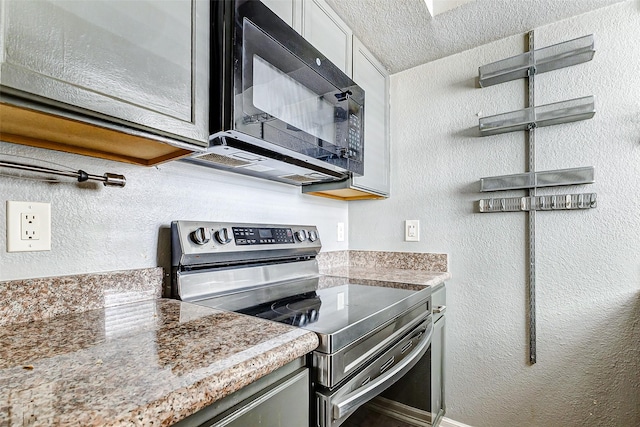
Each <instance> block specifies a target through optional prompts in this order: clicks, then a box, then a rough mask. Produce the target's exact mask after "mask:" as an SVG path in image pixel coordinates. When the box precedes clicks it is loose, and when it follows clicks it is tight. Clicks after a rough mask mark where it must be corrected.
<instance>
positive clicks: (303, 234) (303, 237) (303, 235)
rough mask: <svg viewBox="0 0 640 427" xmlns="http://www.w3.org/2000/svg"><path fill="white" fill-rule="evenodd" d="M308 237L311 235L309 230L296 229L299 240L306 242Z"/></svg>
mask: <svg viewBox="0 0 640 427" xmlns="http://www.w3.org/2000/svg"><path fill="white" fill-rule="evenodd" d="M307 237H309V233H308V232H307V230H305V229H302V230H299V231H296V239H298V241H299V242H304V241H305V240H307Z"/></svg>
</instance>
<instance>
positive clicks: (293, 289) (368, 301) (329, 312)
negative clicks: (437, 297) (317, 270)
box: [196, 276, 431, 353]
mask: <svg viewBox="0 0 640 427" xmlns="http://www.w3.org/2000/svg"><path fill="white" fill-rule="evenodd" d="M322 279H323V277H321V276H318V277H317V278H314V279H305V280H300V281H291V282H287V283H280V284H275V285H269V286H264V287H261V289H255V288H254V289H246V290H245V291H243V292H236V293H234V294H232V295H226V296H223V297H214V298H211V299H205V300H200V301H196V303H197V304H201V305H206V306H209V307H215V308H220V309H225V310H232V311H236V312H240V313H245V314H248V315H252V316H257V317H260V318H263V319H268V320H274V321H278V322H282V323H288V324H291V325H294V326H299V327H302V328H305V329H308V330H310V331H313V332H316V333H317V334H318V335H319V336H320V343H321V344H320V347H319V349H318V350H319V351H323V352H327V353H333V352H335V351H337V350H339V349H341V348H343V347H344V346H346V345H348V344H351V343H352V342H353V341H354V340H355V339H357V338H359V337H362V336H364V335H366V334H367V333H369V332H371V331H372V330H374V329H376V328H378V327H380V326H382V325H384V324H385V323H386V322H388V321H390V320H392V319H394V318H396V317H397V316H399V315H401V314H403V313H406V312H407V311H409V310H411V309H412V308H413V307H414V306H419V305H420V304H427V307H426V308H425V310H427V311H428V310H430V308H431V307H430V305H429V304H430V301H429V302H426V301H425V300H426V299H428V298H429V295H430V291H429V290H428V289H427V288H425V289H424V290H421V291H416V290H412V289H399V288H395V287H386V286H384V284H385V283H384V282H380V286H371V285H362V284H356V283H350V282H349V281H348V279H342V280H338V281H339V282H342V283H343V284H340V285H334V286H330V287H322V286H321V285H320V282H321V280H322ZM273 288H280V289H283V288H286V289H289V295H287V296H284V297H281V298H277V299H274V300H272V301H267V302H263V303H261V304H257V305H252V301H253V300H254V295H255V294H256V293H259V292H261V293H265V294H269V293H271V292H273V291H275V289H273ZM297 291H300V292H297ZM242 305H244V306H242Z"/></svg>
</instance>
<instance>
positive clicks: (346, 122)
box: [186, 0, 365, 185]
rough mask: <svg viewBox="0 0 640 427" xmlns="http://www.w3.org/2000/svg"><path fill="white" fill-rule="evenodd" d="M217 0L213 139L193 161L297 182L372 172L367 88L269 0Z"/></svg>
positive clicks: (212, 82)
mask: <svg viewBox="0 0 640 427" xmlns="http://www.w3.org/2000/svg"><path fill="white" fill-rule="evenodd" d="M211 9H212V10H211V72H210V73H211V74H210V106H209V110H210V115H211V116H210V130H211V132H210V133H211V135H210V137H209V148H208V150H207V151H206V152H205V153H197V154H195V155H193V156H192V157H189V158H187V159H186V160H187V161H190V162H194V163H197V164H200V165H204V166H210V167H215V168H220V169H225V170H230V171H233V172H238V173H242V174H246V175H253V176H258V177H262V178H268V179H272V180H276V181H280V182H284V183H288V184H295V185H304V184H311V183H317V182H328V181H338V180H342V179H345V178H346V177H348V176H349V175H350V174H355V175H362V173H363V171H364V162H363V159H364V143H363V141H364V105H365V104H364V100H365V94H364V90H362V89H361V88H360V87H359V86H358V85H356V84H355V83H354V82H353V81H352V80H351V79H350V78H349V77H348V76H347V75H346V74H344V73H343V72H342V71H341V70H340V69H338V67H336V66H335V65H334V64H332V63H331V61H329V60H328V59H327V58H326V57H325V56H324V55H322V54H321V53H320V52H319V51H318V50H317V49H315V48H314V47H313V46H312V45H311V44H310V43H309V42H308V41H307V40H305V39H304V38H303V37H302V36H301V35H300V34H298V33H297V32H296V31H295V30H293V29H292V28H291V27H289V26H288V25H287V24H286V23H285V22H284V21H282V20H281V19H280V18H279V17H278V16H277V15H276V14H275V13H273V12H272V11H271V10H270V9H269V8H267V7H266V6H265V5H264V4H262V3H261V2H260V1H258V0H223V1H213V2H211Z"/></svg>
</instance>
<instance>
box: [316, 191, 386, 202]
mask: <svg viewBox="0 0 640 427" xmlns="http://www.w3.org/2000/svg"><path fill="white" fill-rule="evenodd" d="M304 194H309V195H311V196H320V197H327V198H329V199H337V200H371V199H386V197H385V196H380V195H378V194H374V193H369V192H366V191H362V190H357V189H355V188H338V189H334V190H323V191H309V192H306V191H305V192H304Z"/></svg>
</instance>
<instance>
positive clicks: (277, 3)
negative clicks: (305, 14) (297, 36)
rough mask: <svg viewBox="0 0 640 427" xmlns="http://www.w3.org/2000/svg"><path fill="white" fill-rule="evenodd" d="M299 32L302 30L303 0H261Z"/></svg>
mask: <svg viewBox="0 0 640 427" xmlns="http://www.w3.org/2000/svg"><path fill="white" fill-rule="evenodd" d="M261 1H262V3H264V4H265V5H266V6H267V7H268V8H269V9H271V10H272V11H273V12H274V13H275V14H276V15H278V16H279V17H280V19H282V20H283V21H284V22H286V23H287V24H289V26H290V27H291V28H293V29H294V30H296V31H297V32H298V33H301V32H302V0H261Z"/></svg>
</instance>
